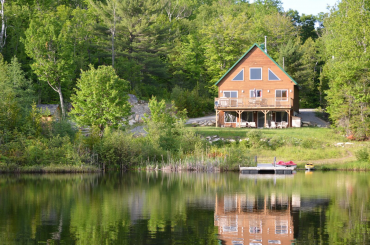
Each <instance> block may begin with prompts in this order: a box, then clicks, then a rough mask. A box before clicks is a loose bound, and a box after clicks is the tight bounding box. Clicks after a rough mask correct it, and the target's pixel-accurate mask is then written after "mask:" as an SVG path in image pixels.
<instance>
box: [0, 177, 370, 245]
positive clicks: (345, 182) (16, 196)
mask: <svg viewBox="0 0 370 245" xmlns="http://www.w3.org/2000/svg"><path fill="white" fill-rule="evenodd" d="M277 177H278V178H276V177H274V176H268V175H260V176H248V175H244V176H240V175H239V174H237V173H226V174H208V173H155V172H153V173H124V174H120V173H117V174H113V173H111V174H105V175H88V174H84V175H0V204H1V206H0V244H89V245H90V244H230V245H237V244H243V245H246V244H248V245H250V244H253V245H257V244H292V243H294V244H370V239H369V235H370V223H369V220H370V173H352V172H349V173H346V172H329V173H322V172H314V173H309V174H306V173H304V172H299V173H297V174H295V175H292V176H277Z"/></svg>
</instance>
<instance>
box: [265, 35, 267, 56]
mask: <svg viewBox="0 0 370 245" xmlns="http://www.w3.org/2000/svg"><path fill="white" fill-rule="evenodd" d="M265 53H266V54H267V36H265Z"/></svg>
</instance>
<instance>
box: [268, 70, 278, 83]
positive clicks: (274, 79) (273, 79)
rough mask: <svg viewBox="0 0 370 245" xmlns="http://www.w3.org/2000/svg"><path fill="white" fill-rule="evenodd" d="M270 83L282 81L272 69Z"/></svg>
mask: <svg viewBox="0 0 370 245" xmlns="http://www.w3.org/2000/svg"><path fill="white" fill-rule="evenodd" d="M269 81H280V79H279V78H278V76H276V75H275V73H274V72H273V71H271V70H270V68H269Z"/></svg>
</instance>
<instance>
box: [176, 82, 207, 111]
mask: <svg viewBox="0 0 370 245" xmlns="http://www.w3.org/2000/svg"><path fill="white" fill-rule="evenodd" d="M171 99H172V100H173V101H174V102H175V105H176V107H177V108H179V109H180V110H184V109H186V110H187V112H188V116H189V117H198V116H204V113H207V112H209V111H211V110H212V109H213V100H212V99H211V98H209V97H208V96H206V95H203V96H200V95H199V92H198V89H197V87H196V88H194V89H193V90H192V91H189V90H187V89H182V88H180V87H179V86H175V87H174V88H173V90H172V93H171Z"/></svg>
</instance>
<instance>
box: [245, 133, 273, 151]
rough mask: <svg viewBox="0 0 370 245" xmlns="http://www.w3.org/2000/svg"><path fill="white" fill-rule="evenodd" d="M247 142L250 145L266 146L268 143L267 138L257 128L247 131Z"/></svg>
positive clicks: (254, 146)
mask: <svg viewBox="0 0 370 245" xmlns="http://www.w3.org/2000/svg"><path fill="white" fill-rule="evenodd" d="M247 138H248V143H249V145H250V147H253V148H258V147H266V146H267V145H268V141H267V139H266V138H265V137H264V135H263V133H262V132H261V131H259V130H251V131H249V132H248V133H247Z"/></svg>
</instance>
